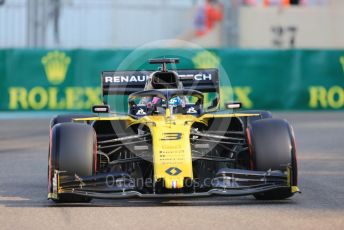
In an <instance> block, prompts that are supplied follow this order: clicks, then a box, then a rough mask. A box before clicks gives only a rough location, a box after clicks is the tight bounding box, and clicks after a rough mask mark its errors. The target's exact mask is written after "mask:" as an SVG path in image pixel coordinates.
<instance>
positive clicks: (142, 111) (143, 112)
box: [136, 108, 147, 115]
mask: <svg viewBox="0 0 344 230" xmlns="http://www.w3.org/2000/svg"><path fill="white" fill-rule="evenodd" d="M146 114H147V113H146V112H145V111H144V110H143V109H142V108H140V109H139V110H138V111H137V112H136V115H146Z"/></svg>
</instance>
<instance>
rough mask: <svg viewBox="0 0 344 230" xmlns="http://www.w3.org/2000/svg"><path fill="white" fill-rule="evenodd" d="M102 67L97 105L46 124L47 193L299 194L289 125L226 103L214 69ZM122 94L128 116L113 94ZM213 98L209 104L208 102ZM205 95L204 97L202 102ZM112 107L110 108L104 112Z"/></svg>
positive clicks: (71, 198) (62, 198)
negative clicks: (118, 108)
mask: <svg viewBox="0 0 344 230" xmlns="http://www.w3.org/2000/svg"><path fill="white" fill-rule="evenodd" d="M178 62H179V60H178V59H173V58H168V59H166V58H165V59H151V60H150V63H151V64H161V65H162V67H160V68H159V70H158V71H105V72H102V93H103V102H104V103H103V105H95V106H93V108H92V111H93V114H84V115H71V114H68V115H58V116H56V117H54V118H53V119H52V120H51V124H50V144H49V166H48V198H49V199H52V200H53V201H55V202H89V201H90V200H91V199H92V198H98V199H115V198H134V197H137V198H180V197H207V196H213V195H221V196H242V195H253V196H254V197H255V198H257V199H285V198H288V197H291V196H292V195H293V194H294V193H296V192H299V189H298V187H297V159H296V149H295V140H294V134H293V130H292V127H291V126H290V125H289V124H288V122H287V121H286V120H282V119H275V118H272V115H271V113H270V112H268V111H257V110H256V111H241V110H240V107H241V104H240V103H239V102H227V103H223V106H225V107H224V108H225V109H220V83H219V74H218V70H217V69H200V70H176V71H171V70H168V69H167V66H168V64H169V63H173V64H176V63H178ZM116 95H117V96H118V95H121V97H122V98H126V101H125V104H126V106H127V111H128V112H127V113H124V114H120V113H118V112H115V111H113V110H112V108H113V107H114V108H115V107H116V105H118V104H119V103H123V100H122V101H121V102H119V101H118V100H117V101H115V102H114V103H112V102H111V100H110V99H109V98H111V96H116ZM209 98H211V100H209ZM206 101H208V102H209V101H210V102H209V104H208V105H206ZM110 106H111V110H110Z"/></svg>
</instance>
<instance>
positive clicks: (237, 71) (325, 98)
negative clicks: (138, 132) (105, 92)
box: [0, 49, 344, 111]
mask: <svg viewBox="0 0 344 230" xmlns="http://www.w3.org/2000/svg"><path fill="white" fill-rule="evenodd" d="M158 57H177V58H180V64H177V68H181V69H194V68H219V69H220V72H219V73H220V82H230V84H221V100H222V104H223V103H225V102H228V101H230V100H231V101H233V100H234V101H241V102H242V105H243V107H244V108H245V109H275V110H342V109H344V50H343V51H335V50H329V51H325V50H280V51H278V50H233V49H211V50H208V51H205V50H187V49H179V50H178V49H154V50H136V51H133V50H124V49H121V50H36V49H35V50H31V49H6V50H0V79H1V81H0V110H2V111H37V110H44V111H47V110H66V111H77V110H90V109H91V107H92V105H95V104H101V103H102V99H101V92H102V90H101V78H100V73H101V71H114V70H116V71H123V70H156V69H157V68H158V66H156V65H149V64H148V59H149V58H158ZM126 77H128V81H138V80H140V79H136V78H135V79H134V78H133V79H131V78H130V76H126ZM197 77H198V78H200V77H202V76H197ZM196 80H197V79H196ZM231 95H233V97H232V96H231ZM122 104H123V103H122Z"/></svg>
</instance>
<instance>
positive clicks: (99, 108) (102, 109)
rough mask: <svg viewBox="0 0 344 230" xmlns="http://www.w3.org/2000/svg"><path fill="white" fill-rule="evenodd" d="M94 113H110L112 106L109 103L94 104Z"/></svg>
mask: <svg viewBox="0 0 344 230" xmlns="http://www.w3.org/2000/svg"><path fill="white" fill-rule="evenodd" d="M92 112H93V113H109V112H110V106H109V105H94V106H92Z"/></svg>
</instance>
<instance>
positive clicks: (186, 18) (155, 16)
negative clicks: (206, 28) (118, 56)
mask: <svg viewBox="0 0 344 230" xmlns="http://www.w3.org/2000/svg"><path fill="white" fill-rule="evenodd" d="M194 7H195V0H149V1H142V0H97V1H96V0H5V3H4V4H2V5H0V48H1V47H2V48H4V47H53V48H55V47H63V48H70V47H87V48H109V47H133V46H138V45H141V44H143V43H145V42H149V41H152V40H158V39H165V38H175V37H178V36H179V35H180V34H183V33H184V32H185V31H189V30H190V29H191V28H192V26H193V17H192V11H193V10H194Z"/></svg>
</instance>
